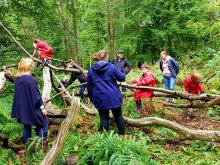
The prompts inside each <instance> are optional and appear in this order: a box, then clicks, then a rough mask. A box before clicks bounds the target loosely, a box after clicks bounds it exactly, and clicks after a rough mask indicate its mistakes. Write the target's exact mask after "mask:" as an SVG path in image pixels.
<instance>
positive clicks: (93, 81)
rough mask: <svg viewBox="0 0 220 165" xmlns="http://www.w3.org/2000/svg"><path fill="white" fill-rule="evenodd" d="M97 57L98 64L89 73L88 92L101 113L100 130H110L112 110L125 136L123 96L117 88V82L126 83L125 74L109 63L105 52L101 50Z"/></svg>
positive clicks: (121, 132)
mask: <svg viewBox="0 0 220 165" xmlns="http://www.w3.org/2000/svg"><path fill="white" fill-rule="evenodd" d="M97 57H98V62H97V63H96V64H94V65H93V66H92V67H91V68H90V69H89V72H88V76H87V90H88V95H89V98H90V100H91V102H92V103H93V104H94V106H95V107H96V108H97V109H98V112H99V116H100V128H99V130H100V131H102V130H103V129H105V130H107V131H108V130H109V110H110V109H111V111H112V114H113V116H114V118H115V122H116V125H117V127H118V131H119V134H121V135H124V134H125V128H124V119H123V116H122V111H121V105H122V95H121V92H120V90H119V88H118V86H117V81H120V82H122V81H124V80H125V74H124V73H122V72H120V71H119V70H118V69H117V68H116V67H115V66H114V65H113V64H111V63H109V62H107V52H106V51H105V50H100V51H99V52H98V53H97Z"/></svg>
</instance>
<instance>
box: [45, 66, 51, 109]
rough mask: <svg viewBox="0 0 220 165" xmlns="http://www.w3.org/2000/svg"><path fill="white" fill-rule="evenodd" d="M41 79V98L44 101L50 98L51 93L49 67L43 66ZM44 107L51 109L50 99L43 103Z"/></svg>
mask: <svg viewBox="0 0 220 165" xmlns="http://www.w3.org/2000/svg"><path fill="white" fill-rule="evenodd" d="M43 80H44V87H43V92H42V100H43V102H45V101H46V100H49V99H50V93H51V86H52V85H51V80H50V69H49V67H47V66H45V67H44V68H43ZM45 108H46V109H53V107H52V103H51V101H48V102H47V103H46V104H45Z"/></svg>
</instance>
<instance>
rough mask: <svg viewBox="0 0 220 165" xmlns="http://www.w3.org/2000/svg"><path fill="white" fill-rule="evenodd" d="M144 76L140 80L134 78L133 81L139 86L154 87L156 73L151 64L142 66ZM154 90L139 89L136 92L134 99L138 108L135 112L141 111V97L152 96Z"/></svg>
mask: <svg viewBox="0 0 220 165" xmlns="http://www.w3.org/2000/svg"><path fill="white" fill-rule="evenodd" d="M141 71H142V73H143V74H142V76H141V78H140V79H138V80H133V81H132V83H133V84H135V85H137V86H150V87H154V86H155V84H156V81H155V79H154V75H153V74H152V72H151V70H150V66H149V65H147V64H143V65H142V66H141ZM153 94H154V91H149V90H144V89H137V90H136V92H135V93H134V100H135V102H136V109H135V112H140V111H141V109H142V107H141V99H143V98H152V96H153Z"/></svg>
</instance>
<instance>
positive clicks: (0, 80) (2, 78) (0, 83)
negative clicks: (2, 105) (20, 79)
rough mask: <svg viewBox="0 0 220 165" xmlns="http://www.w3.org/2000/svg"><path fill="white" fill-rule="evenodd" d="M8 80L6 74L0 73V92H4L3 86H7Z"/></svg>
mask: <svg viewBox="0 0 220 165" xmlns="http://www.w3.org/2000/svg"><path fill="white" fill-rule="evenodd" d="M5 82H6V78H5V72H4V71H3V72H0V90H2V88H3V86H4V85H5Z"/></svg>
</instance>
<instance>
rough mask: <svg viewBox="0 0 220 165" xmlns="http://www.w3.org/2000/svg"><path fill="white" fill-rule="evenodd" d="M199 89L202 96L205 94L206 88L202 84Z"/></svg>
mask: <svg viewBox="0 0 220 165" xmlns="http://www.w3.org/2000/svg"><path fill="white" fill-rule="evenodd" d="M198 88H199V92H200V94H204V87H203V85H202V84H201V82H199V85H198Z"/></svg>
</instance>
